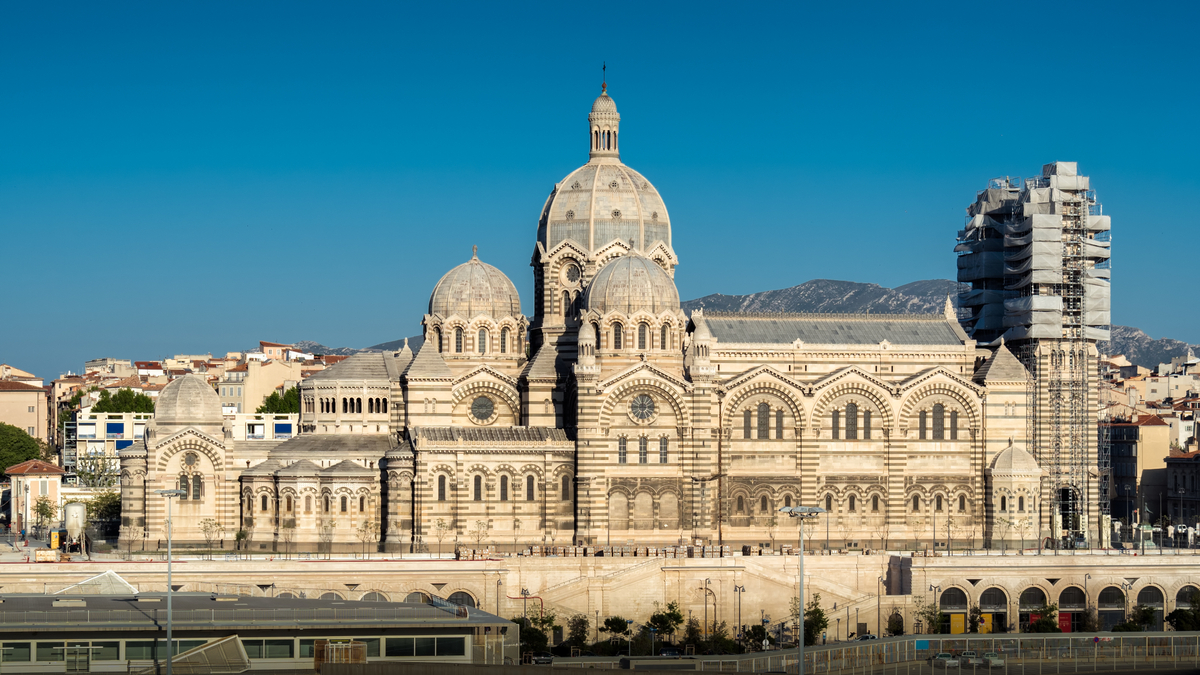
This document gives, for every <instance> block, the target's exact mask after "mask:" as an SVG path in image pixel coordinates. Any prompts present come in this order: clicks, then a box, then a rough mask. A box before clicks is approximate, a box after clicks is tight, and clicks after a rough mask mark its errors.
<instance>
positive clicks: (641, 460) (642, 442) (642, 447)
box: [638, 436, 650, 464]
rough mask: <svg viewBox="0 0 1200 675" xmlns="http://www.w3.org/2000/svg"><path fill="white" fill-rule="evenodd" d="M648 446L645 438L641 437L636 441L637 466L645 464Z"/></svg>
mask: <svg viewBox="0 0 1200 675" xmlns="http://www.w3.org/2000/svg"><path fill="white" fill-rule="evenodd" d="M649 444H650V442H649V440H647V439H646V437H645V436H642V437H641V438H639V439H638V464H645V463H646V459H647V457H646V450H647V446H649Z"/></svg>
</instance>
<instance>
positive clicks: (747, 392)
mask: <svg viewBox="0 0 1200 675" xmlns="http://www.w3.org/2000/svg"><path fill="white" fill-rule="evenodd" d="M797 393H798V392H797V391H796V390H795V389H794V388H793V387H789V386H788V385H786V384H784V383H783V382H779V381H777V380H776V381H771V380H766V381H763V380H758V381H755V382H748V383H746V384H744V385H742V386H740V387H738V388H736V389H734V390H733V391H732V392H730V395H728V396H727V397H726V404H725V411H726V412H725V421H724V425H723V426H724V427H725V428H724V430H723V431H724V433H725V434H726V438H732V436H730V434H732V433H733V427H734V424H735V423H736V422H735V418H736V417H737V415H738V414H740V413H741V412H742V406H743V405H744V404H745V403H746V402H747V401H749V400H752V399H754V398H755V397H757V396H767V397H770V398H773V399H778V400H780V401H782V402H783V404H784V405H785V406H786V407H787V408H788V410H789V411H790V412H791V413H792V418H793V419H795V420H796V426H797V427H800V428H804V417H805V414H804V405H803V404H802V403H801V402H800V399H799V397H798V396H797V395H796V394H797Z"/></svg>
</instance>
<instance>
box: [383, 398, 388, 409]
mask: <svg viewBox="0 0 1200 675" xmlns="http://www.w3.org/2000/svg"><path fill="white" fill-rule="evenodd" d="M383 412H387V399H386V398H385V399H383Z"/></svg>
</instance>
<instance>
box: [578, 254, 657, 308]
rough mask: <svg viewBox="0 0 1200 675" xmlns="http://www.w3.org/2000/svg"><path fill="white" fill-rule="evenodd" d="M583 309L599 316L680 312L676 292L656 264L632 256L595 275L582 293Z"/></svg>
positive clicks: (617, 261)
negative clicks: (644, 311) (606, 314)
mask: <svg viewBox="0 0 1200 675" xmlns="http://www.w3.org/2000/svg"><path fill="white" fill-rule="evenodd" d="M583 307H584V309H588V310H595V311H597V312H600V313H601V314H605V313H608V312H622V313H624V314H633V313H634V312H637V311H640V310H646V311H648V312H650V313H651V314H658V313H660V312H663V311H664V310H676V309H679V289H677V288H675V282H674V281H672V280H671V277H670V275H668V274H667V273H666V271H665V270H663V268H661V267H659V266H658V263H656V262H654V261H653V260H651V259H649V258H646V257H644V256H642V255H640V254H638V253H637V252H631V253H629V254H627V255H623V256H621V257H620V258H617V259H616V260H614V261H612V262H610V263H609V264H608V265H606V266H605V267H604V268H603V269H601V270H600V272H599V273H597V274H596V278H595V279H592V283H591V284H589V285H588V287H587V291H585V292H584V296H583Z"/></svg>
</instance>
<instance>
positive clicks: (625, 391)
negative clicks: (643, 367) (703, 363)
mask: <svg viewBox="0 0 1200 675" xmlns="http://www.w3.org/2000/svg"><path fill="white" fill-rule="evenodd" d="M637 390H650V391H653V392H655V393H657V394H659V396H660V397H661V398H664V399H666V401H667V403H669V404H670V405H671V408H672V410H673V411H674V413H675V420H676V423H677V424H678V426H679V427H680V428H683V429H686V428H689V427H691V426H692V424H691V415H690V414H689V411H688V408H687V405H686V402H685V401H684V400H683V397H681V396H680V395H679V393H678V392H676V391H675V390H674V389H673V388H671V387H670V386H668V385H667V384H665V383H663V382H662V381H660V380H658V379H655V378H650V377H641V378H636V379H633V380H630V381H628V382H624V383H622V384H621V385H620V386H618V387H616V388H615V389H613V391H612V393H610V394H609V395H608V396H607V397H605V399H604V402H603V403H602V404H601V405H600V416H599V425H600V427H601V428H602V429H607V428H609V427H611V426H612V416H613V408H614V407H615V406H616V404H617V401H621V400H623V399H624V398H626V397H627V396H629V395H630V394H631V393H633V392H635V391H637Z"/></svg>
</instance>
